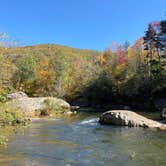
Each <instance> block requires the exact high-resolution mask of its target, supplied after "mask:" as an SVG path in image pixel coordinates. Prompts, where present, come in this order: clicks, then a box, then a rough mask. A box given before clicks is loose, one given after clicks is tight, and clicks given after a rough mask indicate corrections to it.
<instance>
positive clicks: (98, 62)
mask: <svg viewBox="0 0 166 166" xmlns="http://www.w3.org/2000/svg"><path fill="white" fill-rule="evenodd" d="M18 90H19V91H20V90H21V91H24V92H26V93H27V94H28V95H30V96H58V97H61V98H64V99H66V100H68V101H80V100H82V101H84V102H86V103H88V104H89V105H94V106H95V105H100V106H102V105H103V106H104V105H107V104H108V105H109V104H112V103H116V104H124V103H125V104H126V105H130V106H133V107H139V106H138V105H141V106H142V107H144V108H148V109H152V107H153V104H154V100H155V98H158V97H166V96H165V95H166V21H161V22H153V23H150V24H149V26H148V29H147V31H146V33H145V36H144V37H142V38H140V39H138V40H137V41H136V43H135V44H134V45H133V46H130V44H129V42H125V43H124V44H123V45H120V44H117V43H113V44H112V45H111V46H110V48H108V49H106V50H105V51H104V52H98V51H92V50H81V49H74V48H70V47H65V46H60V45H53V44H46V45H37V46H28V47H15V48H5V47H1V48H0V94H1V99H0V100H1V101H3V100H5V94H6V93H9V92H12V91H18ZM139 103H141V104H139Z"/></svg>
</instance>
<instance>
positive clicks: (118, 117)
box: [99, 110, 166, 130]
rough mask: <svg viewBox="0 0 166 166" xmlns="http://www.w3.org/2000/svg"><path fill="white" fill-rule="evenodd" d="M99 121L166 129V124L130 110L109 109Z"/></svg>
mask: <svg viewBox="0 0 166 166" xmlns="http://www.w3.org/2000/svg"><path fill="white" fill-rule="evenodd" d="M99 122H100V123H102V124H112V125H120V126H129V127H147V128H159V129H162V130H166V125H164V124H162V123H159V122H157V121H154V120H151V119H148V118H146V117H144V116H141V115H139V114H137V113H135V112H132V111H128V110H112V111H107V112H105V113H103V114H102V115H101V116H100V119H99Z"/></svg>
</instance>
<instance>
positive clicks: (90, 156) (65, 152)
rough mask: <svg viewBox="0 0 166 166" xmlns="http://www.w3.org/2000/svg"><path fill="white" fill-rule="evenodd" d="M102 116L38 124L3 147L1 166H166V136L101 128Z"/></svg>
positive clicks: (137, 130)
mask: <svg viewBox="0 0 166 166" xmlns="http://www.w3.org/2000/svg"><path fill="white" fill-rule="evenodd" d="M97 117H98V115H96V114H95V115H89V114H87V113H84V114H78V115H76V116H72V117H70V118H69V117H68V118H63V119H55V120H40V121H35V122H34V123H33V124H32V125H30V127H28V128H26V129H24V130H23V131H22V132H18V133H16V134H14V135H11V136H9V142H8V146H7V147H6V148H5V147H0V166H165V165H166V132H165V131H156V130H150V129H142V128H128V127H115V126H106V125H100V124H99V123H98V119H97Z"/></svg>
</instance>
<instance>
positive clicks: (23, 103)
mask: <svg viewBox="0 0 166 166" xmlns="http://www.w3.org/2000/svg"><path fill="white" fill-rule="evenodd" d="M7 104H9V105H12V106H13V108H14V107H15V108H18V109H19V110H20V111H21V112H22V113H23V114H25V116H31V117H32V116H35V115H36V114H37V113H39V112H43V113H44V112H45V113H47V112H48V110H51V111H55V113H67V112H69V111H70V104H69V103H67V102H66V101H64V100H62V99H59V98H56V97H22V98H16V99H13V100H11V101H9V102H8V103H7Z"/></svg>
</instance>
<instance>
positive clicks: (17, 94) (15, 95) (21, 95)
mask: <svg viewBox="0 0 166 166" xmlns="http://www.w3.org/2000/svg"><path fill="white" fill-rule="evenodd" d="M6 97H7V99H8V100H13V99H19V98H24V97H28V96H27V94H26V93H24V92H21V91H20V92H15V93H11V94H7V96H6Z"/></svg>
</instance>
